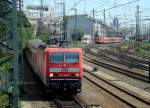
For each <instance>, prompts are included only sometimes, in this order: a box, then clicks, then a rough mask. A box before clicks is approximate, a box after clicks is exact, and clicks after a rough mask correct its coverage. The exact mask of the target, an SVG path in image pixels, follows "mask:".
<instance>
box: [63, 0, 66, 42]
mask: <svg viewBox="0 0 150 108" xmlns="http://www.w3.org/2000/svg"><path fill="white" fill-rule="evenodd" d="M62 4H63V30H64V40H66V39H67V37H66V8H65V3H62Z"/></svg>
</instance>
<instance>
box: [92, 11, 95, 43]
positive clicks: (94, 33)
mask: <svg viewBox="0 0 150 108" xmlns="http://www.w3.org/2000/svg"><path fill="white" fill-rule="evenodd" d="M92 13H93V33H92V34H93V36H92V42H93V43H94V37H95V10H94V8H93V11H92Z"/></svg>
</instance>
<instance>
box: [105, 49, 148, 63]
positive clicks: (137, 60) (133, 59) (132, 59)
mask: <svg viewBox="0 0 150 108" xmlns="http://www.w3.org/2000/svg"><path fill="white" fill-rule="evenodd" d="M104 51H105V52H106V53H108V54H111V55H113V56H116V57H118V58H123V59H127V60H128V61H129V62H131V63H132V62H133V63H137V64H139V63H140V64H142V65H148V64H149V60H145V59H140V58H138V57H135V56H131V54H127V53H126V52H119V53H115V52H114V51H110V50H104Z"/></svg>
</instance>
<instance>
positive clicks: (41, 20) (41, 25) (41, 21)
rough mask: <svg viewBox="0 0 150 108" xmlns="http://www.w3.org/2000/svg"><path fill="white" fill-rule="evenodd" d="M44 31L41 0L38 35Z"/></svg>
mask: <svg viewBox="0 0 150 108" xmlns="http://www.w3.org/2000/svg"><path fill="white" fill-rule="evenodd" d="M42 31H43V0H41V6H40V19H39V21H38V34H41V33H42Z"/></svg>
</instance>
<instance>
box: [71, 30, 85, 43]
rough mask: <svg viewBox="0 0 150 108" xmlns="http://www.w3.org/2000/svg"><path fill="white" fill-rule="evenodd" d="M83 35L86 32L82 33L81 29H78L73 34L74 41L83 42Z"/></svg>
mask: <svg viewBox="0 0 150 108" xmlns="http://www.w3.org/2000/svg"><path fill="white" fill-rule="evenodd" d="M83 35H84V32H83V31H81V30H80V29H77V30H76V31H74V33H73V34H72V39H73V40H74V41H81V39H82V37H83Z"/></svg>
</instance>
